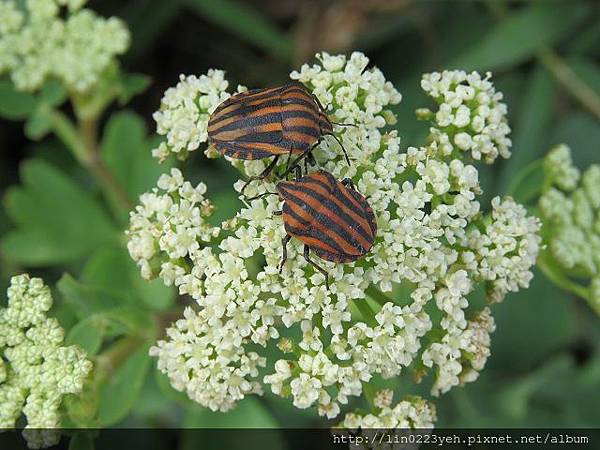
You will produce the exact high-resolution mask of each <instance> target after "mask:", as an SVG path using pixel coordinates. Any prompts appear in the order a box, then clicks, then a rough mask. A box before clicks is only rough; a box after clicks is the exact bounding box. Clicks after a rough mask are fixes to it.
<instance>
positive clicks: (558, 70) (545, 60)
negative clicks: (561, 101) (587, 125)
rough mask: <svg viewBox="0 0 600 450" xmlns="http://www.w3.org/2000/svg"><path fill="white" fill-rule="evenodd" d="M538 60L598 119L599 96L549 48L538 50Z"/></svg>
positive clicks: (599, 118)
mask: <svg viewBox="0 0 600 450" xmlns="http://www.w3.org/2000/svg"><path fill="white" fill-rule="evenodd" d="M537 56H538V60H539V61H540V62H541V63H542V64H543V65H544V66H545V67H546V68H547V69H548V70H549V71H550V72H551V73H552V74H553V75H554V77H555V78H556V79H557V80H558V81H559V82H560V83H561V84H562V85H563V86H564V87H565V89H566V90H567V91H568V92H569V94H571V95H572V96H573V97H574V98H575V99H576V100H577V101H579V103H581V104H582V105H583V106H584V107H585V108H587V109H588V110H589V111H590V112H591V113H592V114H594V115H595V116H596V117H597V118H598V120H600V97H598V95H597V94H596V92H594V90H593V89H592V88H591V87H590V86H588V84H587V83H586V82H585V81H583V80H582V79H581V78H580V77H579V76H578V75H577V74H576V73H575V72H574V71H573V69H571V68H570V67H569V65H568V64H567V63H565V62H564V60H563V59H562V58H561V57H560V56H558V55H557V54H556V52H554V51H553V50H552V49H550V48H543V49H542V50H540V51H539V52H538V55H537Z"/></svg>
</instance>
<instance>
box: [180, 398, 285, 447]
mask: <svg viewBox="0 0 600 450" xmlns="http://www.w3.org/2000/svg"><path fill="white" fill-rule="evenodd" d="M182 426H183V428H196V429H197V428H267V429H269V432H268V433H265V434H261V435H259V434H256V433H250V434H248V435H247V436H246V437H245V439H244V443H243V445H242V446H240V442H239V438H237V437H236V436H234V435H231V436H227V435H223V440H224V442H223V441H221V442H218V443H217V442H214V440H212V441H211V440H210V439H203V433H202V431H200V430H194V431H193V432H190V433H184V435H183V439H182V440H183V442H182V444H181V446H180V450H188V449H189V450H192V449H194V448H198V445H199V443H200V442H202V443H203V445H202V448H203V449H205V450H211V449H215V450H216V449H222V448H231V449H233V448H277V449H285V448H286V447H287V446H286V443H285V440H284V438H283V435H282V434H281V433H279V432H278V431H277V430H276V429H277V428H278V427H279V423H278V422H277V420H276V419H275V418H274V417H273V415H272V414H271V413H270V412H269V411H268V410H267V409H266V408H265V406H264V405H263V403H262V402H261V401H260V399H258V398H257V397H246V398H245V399H244V400H242V401H241V402H240V403H239V404H238V405H237V407H236V408H235V409H233V410H232V411H229V412H227V413H226V414H224V413H220V412H212V411H210V410H209V409H206V408H202V407H200V406H198V407H196V408H194V409H192V410H188V413H187V414H186V416H185V418H184V419H183V425H182ZM206 437H208V431H207V435H206Z"/></svg>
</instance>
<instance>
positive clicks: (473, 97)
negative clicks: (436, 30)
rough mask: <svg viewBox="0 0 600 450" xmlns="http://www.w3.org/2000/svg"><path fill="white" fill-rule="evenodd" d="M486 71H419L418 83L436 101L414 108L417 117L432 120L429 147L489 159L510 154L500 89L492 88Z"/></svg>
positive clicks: (448, 152) (506, 156) (507, 127)
mask: <svg viewBox="0 0 600 450" xmlns="http://www.w3.org/2000/svg"><path fill="white" fill-rule="evenodd" d="M490 78H491V74H490V73H489V72H488V73H487V74H486V76H485V77H482V76H481V75H480V74H479V73H478V72H471V73H466V72H465V71H462V70H445V71H443V72H441V73H440V72H433V73H429V74H425V75H423V79H422V80H421V87H422V88H423V90H424V91H425V92H426V93H427V94H428V95H429V96H430V97H433V99H434V100H435V102H436V103H437V104H438V110H437V111H435V112H431V111H429V110H428V109H421V110H418V112H417V114H418V116H419V117H421V118H424V119H425V118H430V119H432V121H433V127H432V128H431V138H432V140H433V142H434V145H432V150H435V151H436V152H438V153H440V154H442V155H446V156H448V155H451V154H453V152H454V151H455V150H460V151H465V152H470V153H471V156H472V157H473V159H476V160H479V159H482V158H483V160H484V161H485V162H486V163H492V162H494V160H495V159H496V158H497V157H498V155H500V156H502V157H503V158H508V157H510V150H509V149H510V145H511V141H510V139H509V138H508V135H509V133H510V128H509V126H508V124H507V120H506V112H507V108H506V105H505V104H504V103H502V101H501V100H502V97H503V96H502V93H501V92H496V90H495V89H494V85H493V84H492V82H491V81H490Z"/></svg>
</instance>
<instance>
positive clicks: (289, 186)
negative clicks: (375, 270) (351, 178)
mask: <svg viewBox="0 0 600 450" xmlns="http://www.w3.org/2000/svg"><path fill="white" fill-rule="evenodd" d="M277 188H278V190H279V193H280V195H281V197H282V198H283V199H284V200H285V203H284V207H283V220H284V225H285V228H286V231H287V232H288V234H290V235H292V236H294V237H296V238H298V239H300V240H301V241H303V242H304V243H305V244H306V245H308V246H309V248H310V249H311V250H313V251H314V252H315V253H316V254H317V255H319V256H320V257H321V258H323V259H326V260H328V261H334V262H351V261H355V260H357V259H358V258H360V257H361V256H363V255H365V254H366V253H367V252H368V251H369V250H370V249H371V247H372V245H373V242H374V240H375V233H376V228H377V227H376V224H375V217H374V215H373V211H372V210H371V208H370V206H369V205H368V203H367V202H366V200H365V199H364V197H363V196H362V195H361V194H359V193H357V192H354V191H351V190H350V189H348V188H347V187H346V186H344V185H343V184H342V183H340V182H338V181H336V180H335V179H334V178H333V176H332V175H331V174H329V173H327V172H324V171H320V172H316V173H314V174H310V175H307V176H305V177H303V178H301V179H299V180H297V181H291V182H282V183H279V185H278V186H277Z"/></svg>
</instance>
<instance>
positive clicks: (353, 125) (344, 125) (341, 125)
mask: <svg viewBox="0 0 600 450" xmlns="http://www.w3.org/2000/svg"><path fill="white" fill-rule="evenodd" d="M331 123H332V124H333V125H337V126H338V127H356V128H358V125H356V124H355V123H339V122H331Z"/></svg>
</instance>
